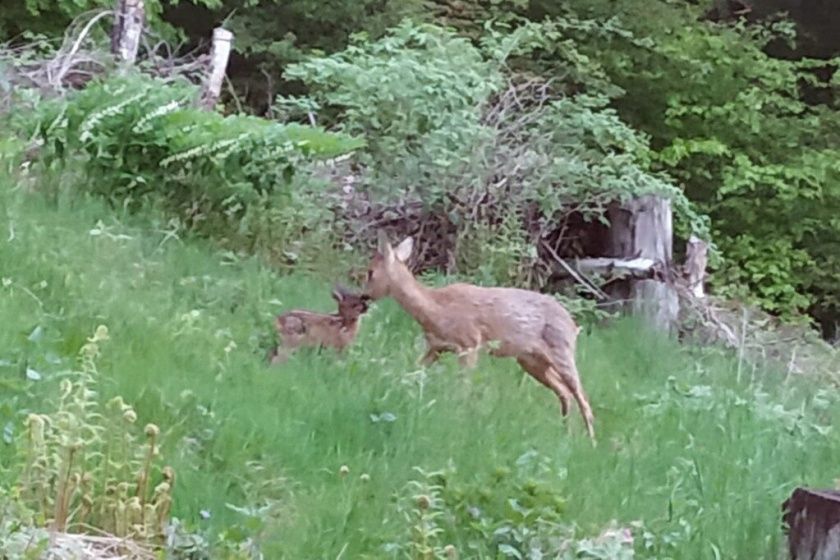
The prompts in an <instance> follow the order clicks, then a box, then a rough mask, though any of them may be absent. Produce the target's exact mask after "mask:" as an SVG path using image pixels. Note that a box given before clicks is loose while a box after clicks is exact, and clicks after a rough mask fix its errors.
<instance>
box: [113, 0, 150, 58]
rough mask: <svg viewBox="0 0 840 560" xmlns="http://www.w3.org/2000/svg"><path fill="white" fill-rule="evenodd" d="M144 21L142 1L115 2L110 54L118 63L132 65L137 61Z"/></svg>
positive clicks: (124, 0) (123, 0) (119, 0)
mask: <svg viewBox="0 0 840 560" xmlns="http://www.w3.org/2000/svg"><path fill="white" fill-rule="evenodd" d="M144 19H145V8H144V6H143V0H117V6H116V10H115V15H114V27H113V29H112V31H111V52H112V53H113V54H114V55H115V56H116V57H117V60H119V61H120V62H123V63H126V64H134V61H135V60H137V50H138V49H139V47H140V35H141V33H142V32H143V20H144Z"/></svg>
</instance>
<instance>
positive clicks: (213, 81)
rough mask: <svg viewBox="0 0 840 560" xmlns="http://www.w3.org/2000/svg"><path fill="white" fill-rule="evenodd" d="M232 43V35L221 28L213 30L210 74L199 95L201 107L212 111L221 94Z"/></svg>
mask: <svg viewBox="0 0 840 560" xmlns="http://www.w3.org/2000/svg"><path fill="white" fill-rule="evenodd" d="M232 43H233V33H231V32H230V31H228V30H227V29H224V28H222V27H217V28H216V29H214V30H213V48H212V49H211V51H210V72H209V73H208V75H207V79H206V80H205V82H204V91H203V92H202V95H201V106H202V107H205V108H207V109H212V108H213V107H214V106H215V105H216V102H218V101H219V97H220V96H221V94H222V83H223V82H224V80H225V70H226V69H227V64H228V58H229V57H230V49H231V45H232Z"/></svg>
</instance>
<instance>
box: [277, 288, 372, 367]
mask: <svg viewBox="0 0 840 560" xmlns="http://www.w3.org/2000/svg"><path fill="white" fill-rule="evenodd" d="M332 296H333V299H335V300H336V301H337V302H338V313H332V314H326V313H316V312H314V311H307V310H304V309H295V310H292V311H287V312H286V313H283V314H282V315H278V316H277V319H276V320H275V326H276V328H277V334H278V335H280V337H281V338H282V342H281V343H280V344H278V345H277V346H276V347H275V348H274V349H273V350H272V351H271V352H270V353H269V355H268V359H269V361H270V362H271V363H272V364H276V363H278V362H281V361H283V360H284V359H285V358H286V356H282V355H281V353H280V349H281V347H283V348H284V349H285V350H287V351H289V352H292V351H294V350H296V349H297V348H299V347H301V346H325V347H329V348H335V349H336V350H338V351H342V350H344V349H345V348H346V347H347V346H349V345H350V344H351V343H352V342H353V340H354V339H355V338H356V333H357V332H358V330H359V320H360V318H361V316H362V315H364V314H365V312H367V310H368V302H369V300H370V298H369V297H368V296H367V294H354V293H352V292H350V291H349V290H347V289H346V288H344V287H343V286H340V285H336V286H335V287H334V288H333V292H332Z"/></svg>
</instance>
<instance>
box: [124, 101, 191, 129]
mask: <svg viewBox="0 0 840 560" xmlns="http://www.w3.org/2000/svg"><path fill="white" fill-rule="evenodd" d="M180 106H181V104H180V103H178V102H177V101H170V102H169V103H167V104H166V105H162V106H160V107H158V108H157V109H155V110H154V111H152V112H151V113H149V114H147V115H144V116H143V117H142V118H141V119H140V120H139V121H137V122H136V123H135V125H134V126H133V127H131V132H133V133H134V134H139V133H141V132H148V131H149V130H151V128H152V127H151V126H150V123H151V122H152V121H153V120H154V119H156V118H158V117H162V116H163V115H168V114H169V113H171V112H173V111H175V110H177V109H178V108H179V107H180Z"/></svg>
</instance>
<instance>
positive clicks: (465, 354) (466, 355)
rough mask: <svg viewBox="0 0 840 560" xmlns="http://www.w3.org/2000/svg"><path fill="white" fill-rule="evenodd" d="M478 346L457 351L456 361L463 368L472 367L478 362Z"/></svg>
mask: <svg viewBox="0 0 840 560" xmlns="http://www.w3.org/2000/svg"><path fill="white" fill-rule="evenodd" d="M479 349H480V347H478V346H476V347H474V348H467V349H466V350H463V351H461V352H459V353H458V363H459V364H461V367H462V368H464V369H468V370H469V369H473V368H475V366H476V365H477V364H478V351H479Z"/></svg>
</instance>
